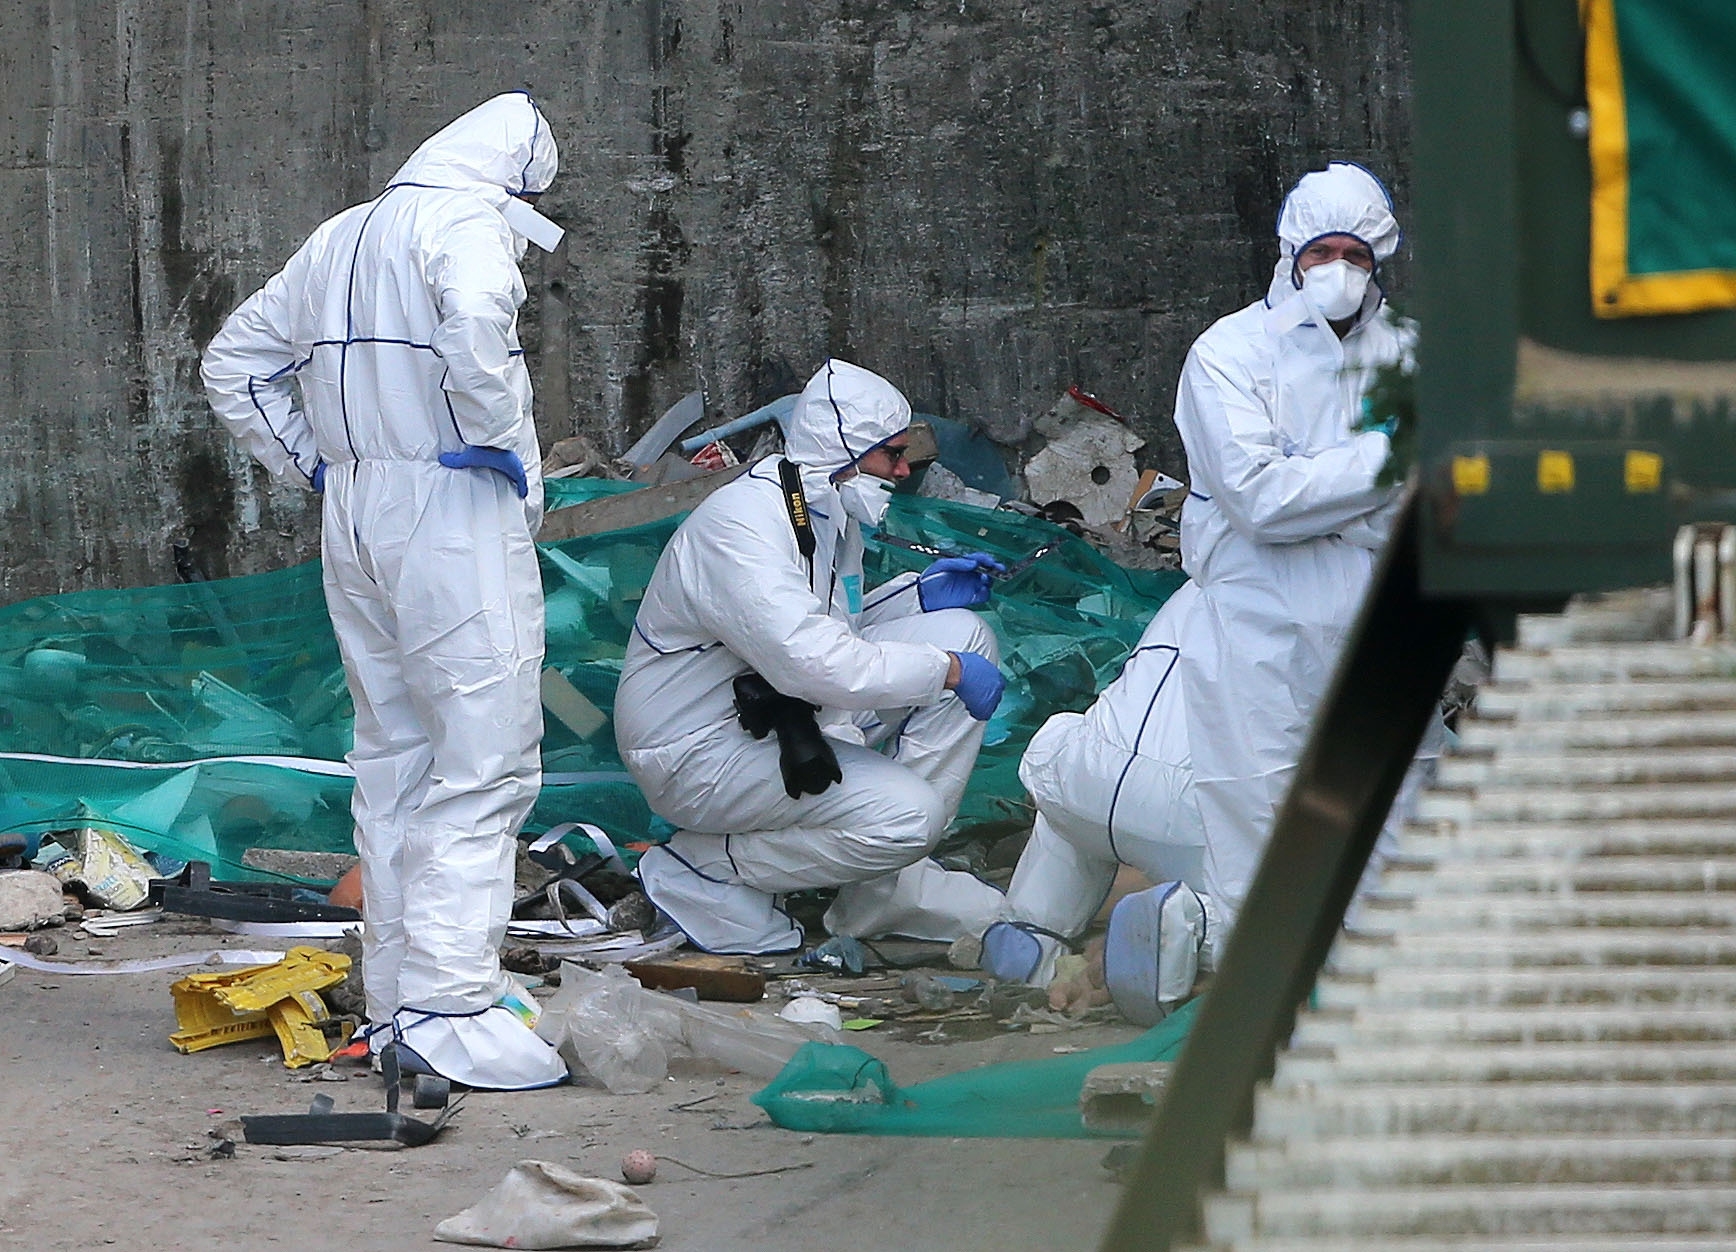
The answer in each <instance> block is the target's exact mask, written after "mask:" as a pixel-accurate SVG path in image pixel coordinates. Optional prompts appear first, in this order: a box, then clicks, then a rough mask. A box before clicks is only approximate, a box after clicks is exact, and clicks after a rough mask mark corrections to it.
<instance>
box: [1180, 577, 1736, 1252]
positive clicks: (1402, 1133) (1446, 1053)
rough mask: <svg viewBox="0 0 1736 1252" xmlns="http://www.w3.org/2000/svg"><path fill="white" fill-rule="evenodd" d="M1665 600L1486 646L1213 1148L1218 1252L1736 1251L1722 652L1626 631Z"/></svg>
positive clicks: (1728, 712)
mask: <svg viewBox="0 0 1736 1252" xmlns="http://www.w3.org/2000/svg"><path fill="white" fill-rule="evenodd" d="M1661 603H1662V601H1661V600H1660V598H1659V596H1658V595H1657V594H1655V593H1648V594H1646V595H1640V596H1634V597H1628V598H1627V599H1626V600H1625V601H1624V600H1622V599H1621V598H1619V597H1618V598H1616V599H1613V600H1608V601H1604V602H1601V603H1599V604H1598V605H1596V606H1592V607H1590V608H1586V609H1581V610H1580V611H1578V612H1570V613H1569V614H1567V615H1565V616H1563V617H1561V618H1555V619H1549V620H1547V621H1544V620H1535V619H1522V621H1521V625H1520V643H1521V647H1520V648H1518V649H1514V650H1510V651H1504V652H1501V653H1499V654H1498V655H1497V657H1496V658H1495V663H1494V681H1493V682H1492V683H1491V684H1490V685H1489V686H1488V687H1486V688H1485V689H1484V691H1483V692H1482V693H1480V695H1479V697H1478V701H1477V705H1476V715H1475V717H1473V718H1471V719H1470V720H1468V721H1467V722H1466V723H1465V725H1463V726H1462V727H1461V734H1462V739H1461V743H1460V747H1459V749H1458V751H1457V752H1456V753H1455V754H1454V755H1453V756H1451V757H1449V758H1448V759H1446V760H1445V761H1444V762H1443V763H1442V766H1441V768H1440V770H1439V777H1438V780H1437V785H1436V787H1435V788H1434V789H1432V790H1431V791H1430V792H1428V793H1427V794H1426V795H1425V796H1424V797H1423V799H1422V802H1421V804H1420V806H1419V811H1418V813H1417V815H1416V818H1415V820H1414V821H1413V822H1412V824H1411V826H1410V828H1409V829H1408V830H1407V831H1406V832H1405V836H1404V838H1403V839H1402V840H1401V847H1400V851H1399V855H1398V856H1397V857H1396V858H1395V859H1394V860H1393V862H1392V863H1391V864H1390V865H1389V867H1388V869H1387V872H1386V873H1385V875H1384V877H1383V879H1382V881H1381V882H1380V884H1379V886H1378V888H1377V889H1376V891H1375V892H1374V893H1372V894H1371V895H1370V896H1369V897H1368V898H1367V899H1366V900H1365V901H1364V902H1363V905H1362V907H1361V909H1360V910H1359V912H1358V915H1357V918H1356V924H1355V929H1354V930H1347V931H1346V932H1345V933H1344V934H1342V935H1341V936H1340V937H1339V939H1338V942H1337V943H1336V944H1334V946H1333V950H1332V953H1331V955H1330V956H1329V958H1328V960H1327V964H1326V967H1325V970H1324V971H1323V973H1322V975H1321V977H1320V979H1319V981H1318V984H1317V986H1316V988H1315V994H1314V997H1313V999H1312V1002H1311V1003H1312V1007H1311V1008H1310V1009H1308V1010H1307V1011H1305V1012H1303V1013H1302V1014H1301V1015H1300V1016H1299V1018H1298V1021H1297V1025H1296V1029H1295V1031H1294V1034H1293V1036H1292V1038H1291V1042H1290V1047H1289V1049H1288V1050H1287V1051H1285V1052H1284V1053H1283V1054H1281V1055H1280V1056H1279V1058H1278V1061H1277V1065H1276V1068H1275V1072H1274V1074H1273V1077H1272V1079H1271V1081H1270V1082H1269V1083H1267V1084H1266V1085H1265V1086H1264V1087H1263V1088H1262V1089H1261V1090H1260V1091H1259V1092H1258V1093H1257V1094H1256V1097H1255V1101H1254V1122H1253V1127H1252V1129H1251V1131H1250V1134H1249V1138H1248V1141H1247V1142H1246V1143H1241V1144H1232V1145H1230V1146H1229V1152H1228V1156H1227V1160H1226V1168H1225V1189H1224V1191H1223V1192H1222V1193H1220V1194H1218V1195H1214V1196H1210V1197H1208V1198H1207V1199H1206V1201H1205V1205H1204V1217H1205V1226H1206V1230H1205V1235H1206V1240H1207V1242H1209V1244H1210V1246H1211V1247H1212V1248H1213V1249H1215V1250H1217V1252H1324V1250H1325V1249H1334V1250H1340V1249H1359V1248H1380V1249H1391V1250H1392V1252H1446V1250H1447V1249H1453V1250H1455V1252H1460V1250H1463V1249H1466V1248H1484V1249H1490V1250H1491V1252H1569V1250H1570V1249H1585V1250H1586V1252H1609V1250H1610V1249H1614V1248H1624V1249H1626V1248H1635V1247H1640V1246H1643V1247H1644V1248H1646V1249H1647V1250H1648V1252H1652V1250H1654V1249H1661V1250H1663V1252H1705V1250H1707V1249H1711V1248H1721V1249H1736V647H1732V646H1730V645H1728V644H1720V645H1717V646H1713V647H1690V646H1688V645H1686V644H1682V643H1656V642H1651V643H1648V642H1637V641H1636V640H1638V639H1639V638H1640V637H1641V636H1643V635H1644V633H1645V632H1646V631H1648V630H1651V629H1654V628H1655V626H1656V624H1657V622H1658V621H1660V620H1662V613H1661V610H1660V604H1661ZM1607 640H1619V642H1607Z"/></svg>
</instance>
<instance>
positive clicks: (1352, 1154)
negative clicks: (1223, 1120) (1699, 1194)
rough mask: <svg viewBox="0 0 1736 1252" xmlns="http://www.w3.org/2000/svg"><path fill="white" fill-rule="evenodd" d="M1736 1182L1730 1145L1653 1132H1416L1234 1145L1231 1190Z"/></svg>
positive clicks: (1229, 1163) (1735, 1155) (1227, 1175)
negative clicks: (1393, 1136)
mask: <svg viewBox="0 0 1736 1252" xmlns="http://www.w3.org/2000/svg"><path fill="white" fill-rule="evenodd" d="M1652 1182H1657V1183H1675V1184H1682V1183H1720V1184H1725V1185H1731V1184H1736V1139H1727V1138H1719V1137H1717V1136H1712V1135H1705V1136H1693V1135H1682V1136H1675V1135H1658V1136H1650V1137H1647V1136H1620V1137H1618V1136H1607V1135H1596V1136H1593V1135H1586V1136H1580V1137H1577V1138H1575V1137H1570V1136H1564V1135H1548V1136H1545V1135H1442V1136H1428V1135H1416V1136H1410V1137H1406V1138H1402V1139H1311V1140H1308V1141H1307V1142H1306V1143H1305V1144H1288V1143H1286V1144H1238V1145H1236V1146H1235V1147H1233V1148H1232V1149H1231V1150H1230V1152H1229V1154H1228V1156H1227V1158H1226V1160H1225V1163H1224V1185H1225V1189H1226V1190H1229V1191H1241V1192H1250V1191H1256V1190H1259V1189H1260V1188H1262V1187H1269V1188H1272V1189H1273V1190H1294V1189H1298V1188H1304V1187H1309V1188H1312V1187H1356V1188H1371V1187H1380V1186H1392V1187H1417V1186H1496V1185H1502V1186H1504V1185H1511V1184H1519V1183H1531V1184H1540V1183H1549V1184H1563V1183H1652Z"/></svg>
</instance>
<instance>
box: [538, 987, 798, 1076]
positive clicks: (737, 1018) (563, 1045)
mask: <svg viewBox="0 0 1736 1252" xmlns="http://www.w3.org/2000/svg"><path fill="white" fill-rule="evenodd" d="M536 1031H537V1034H539V1035H541V1036H542V1037H543V1038H544V1039H546V1040H548V1041H549V1042H550V1043H552V1044H554V1046H555V1047H556V1048H557V1049H558V1050H559V1051H560V1054H561V1057H562V1059H563V1060H565V1061H566V1063H567V1069H568V1071H569V1072H570V1073H571V1074H572V1076H573V1077H574V1078H575V1079H576V1080H579V1081H588V1082H594V1083H601V1084H602V1085H603V1086H605V1087H607V1088H608V1089H609V1090H610V1091H613V1092H616V1093H623V1092H643V1091H649V1090H651V1088H652V1087H653V1086H655V1085H656V1084H657V1083H658V1082H660V1081H662V1079H663V1078H664V1077H666V1076H667V1075H668V1073H669V1062H670V1060H671V1059H672V1058H675V1057H686V1056H691V1057H701V1058H703V1059H705V1060H709V1061H714V1062H716V1063H717V1064H719V1065H723V1066H726V1067H727V1068H729V1069H734V1070H740V1071H741V1072H742V1073H744V1074H749V1075H751V1076H753V1077H755V1078H775V1077H776V1076H777V1074H778V1071H779V1070H781V1069H783V1067H784V1064H785V1062H787V1061H788V1060H789V1059H790V1058H791V1057H792V1056H794V1055H795V1054H796V1049H797V1048H799V1047H801V1046H802V1045H803V1044H804V1043H807V1042H809V1041H811V1040H815V1039H826V1038H828V1037H829V1036H830V1034H831V1032H830V1031H828V1030H826V1029H825V1027H823V1026H803V1025H797V1024H796V1023H793V1022H786V1021H780V1020H779V1019H778V1018H776V1017H773V1016H772V1015H771V1014H770V1013H766V1012H759V1011H755V1010H753V1009H749V1008H747V1007H746V1006H744V1005H731V1006H729V1007H727V1008H724V1007H719V1006H716V1005H711V1004H699V1003H696V1002H694V1001H692V1000H684V999H681V998H680V997H678V996H672V995H667V994H665V993H664V992H661V991H650V990H647V989H646V988H645V987H642V986H640V984H639V982H638V980H636V979H635V978H634V977H633V976H632V975H631V974H629V973H628V972H627V971H626V970H624V969H622V968H621V967H620V966H618V965H610V966H608V967H607V968H605V969H604V970H603V971H602V972H601V973H597V972H594V971H592V970H588V969H586V968H585V967H584V966H582V965H574V964H572V963H571V962H566V963H564V964H562V966H561V987H560V990H559V991H557V992H556V993H555V994H554V995H553V996H551V997H550V998H549V1000H548V1002H547V1003H546V1004H545V1005H544V1006H543V1015H542V1019H541V1020H540V1021H539V1022H537V1027H536Z"/></svg>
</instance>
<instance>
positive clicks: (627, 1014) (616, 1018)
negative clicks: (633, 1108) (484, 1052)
mask: <svg viewBox="0 0 1736 1252" xmlns="http://www.w3.org/2000/svg"><path fill="white" fill-rule="evenodd" d="M536 1031H537V1034H539V1035H541V1036H542V1037H543V1038H544V1039H546V1040H547V1041H548V1042H549V1043H551V1044H553V1045H554V1047H555V1050H556V1051H558V1052H559V1053H560V1054H561V1059H562V1060H563V1061H565V1062H566V1063H567V1071H568V1072H569V1073H570V1074H572V1075H573V1077H574V1078H576V1079H582V1080H589V1081H592V1082H596V1083H601V1084H602V1085H603V1086H605V1087H607V1088H608V1089H609V1090H610V1091H613V1092H615V1093H616V1094H617V1095H621V1094H624V1093H629V1092H644V1091H649V1090H651V1089H652V1088H653V1087H655V1086H656V1085H657V1084H658V1083H660V1082H662V1081H663V1080H664V1079H665V1078H667V1077H668V1076H669V1053H670V1049H671V1047H673V1046H676V1045H679V1044H680V1042H681V1019H680V1018H679V1017H677V1016H676V1015H675V1014H674V1013H672V1012H670V1011H669V1010H668V1009H667V1008H666V1007H665V1006H663V1005H660V1004H658V1003H656V1002H655V1001H653V1000H651V999H650V997H649V995H648V993H647V992H646V991H645V989H644V988H643V987H641V986H640V985H639V983H638V982H637V981H636V980H635V979H634V978H633V976H632V975H631V974H629V973H628V972H627V971H626V970H624V969H622V968H621V967H620V966H618V965H611V966H609V967H608V968H606V969H605V970H604V971H603V972H602V973H596V974H594V973H592V972H591V971H590V970H587V969H585V968H583V967H582V966H578V965H570V964H569V965H564V966H562V967H561V989H560V991H559V992H557V993H556V994H555V996H554V997H553V998H552V999H550V1000H549V1002H548V1004H547V1005H545V1006H544V1008H543V1015H542V1017H541V1018H540V1019H539V1020H538V1022H537V1027H536Z"/></svg>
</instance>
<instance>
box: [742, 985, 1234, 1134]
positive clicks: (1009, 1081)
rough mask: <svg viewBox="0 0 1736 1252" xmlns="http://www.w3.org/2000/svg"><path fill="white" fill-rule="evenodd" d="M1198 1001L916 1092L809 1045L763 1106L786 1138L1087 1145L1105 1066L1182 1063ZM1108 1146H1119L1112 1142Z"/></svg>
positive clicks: (855, 1053) (864, 1062)
mask: <svg viewBox="0 0 1736 1252" xmlns="http://www.w3.org/2000/svg"><path fill="white" fill-rule="evenodd" d="M1198 1005H1199V1001H1198V1000H1190V1001H1189V1002H1188V1003H1186V1004H1184V1005H1183V1006H1182V1007H1181V1008H1179V1009H1177V1010H1176V1011H1175V1012H1174V1013H1171V1014H1170V1015H1169V1016H1168V1017H1166V1018H1164V1019H1163V1020H1162V1021H1161V1022H1159V1023H1158V1024H1157V1025H1156V1026H1153V1027H1152V1028H1151V1029H1150V1030H1148V1031H1146V1032H1145V1033H1144V1034H1143V1035H1140V1036H1139V1037H1138V1038H1137V1039H1131V1040H1129V1041H1128V1042H1126V1043H1119V1044H1115V1045H1113V1046H1111V1047H1106V1048H1092V1049H1090V1050H1089V1051H1085V1052H1076V1053H1073V1054H1071V1055H1068V1056H1054V1057H1044V1058H1043V1059H1042V1060H1037V1061H1013V1062H1009V1063H1007V1064H1004V1065H987V1066H983V1067H981V1068H979V1069H967V1070H962V1071H960V1072H959V1073H956V1074H948V1075H946V1076H945V1077H942V1078H934V1079H930V1080H929V1081H928V1082H921V1083H917V1084H915V1085H914V1086H910V1087H900V1086H899V1085H898V1084H897V1083H895V1082H893V1081H892V1075H891V1074H890V1073H888V1072H887V1069H886V1066H885V1064H884V1063H883V1062H881V1061H880V1060H878V1059H876V1058H875V1057H872V1056H870V1055H869V1054H868V1053H866V1052H864V1051H862V1049H860V1048H854V1047H851V1046H850V1045H848V1044H843V1043H805V1044H803V1045H802V1046H801V1048H800V1050H798V1051H797V1052H796V1054H795V1056H793V1057H791V1058H790V1062H789V1064H788V1065H785V1066H784V1068H783V1072H781V1073H780V1074H779V1075H778V1076H777V1077H776V1078H774V1079H772V1081H771V1082H770V1083H769V1084H768V1085H767V1086H766V1087H765V1088H764V1089H763V1090H762V1091H760V1092H759V1094H757V1095H756V1096H754V1097H753V1102H754V1103H755V1104H757V1105H759V1106H760V1107H761V1108H763V1109H764V1110H765V1111H766V1112H767V1113H768V1114H770V1115H771V1119H772V1121H774V1122H776V1123H777V1124H778V1125H779V1126H782V1127H784V1128H785V1129H786V1130H800V1131H805V1132H808V1133H816V1132H818V1133H825V1134H856V1135H943V1136H948V1137H956V1138H976V1139H992V1138H1028V1139H1079V1138H1084V1137H1086V1136H1087V1135H1092V1134H1103V1133H1104V1132H1093V1131H1087V1130H1086V1129H1085V1125H1084V1122H1083V1121H1082V1120H1081V1118H1080V1115H1079V1092H1080V1089H1081V1088H1082V1087H1083V1086H1084V1084H1085V1075H1087V1074H1089V1073H1090V1072H1091V1071H1092V1070H1093V1069H1095V1068H1097V1066H1099V1065H1115V1064H1122V1063H1126V1062H1131V1061H1173V1060H1175V1058H1176V1057H1177V1056H1178V1055H1180V1053H1181V1048H1182V1044H1183V1043H1184V1042H1186V1040H1187V1033H1188V1030H1189V1029H1190V1028H1191V1027H1192V1026H1193V1020H1194V1015H1195V1013H1196V1011H1197V1009H1198ZM1107 1137H1114V1136H1113V1134H1112V1133H1111V1134H1109V1135H1108V1136H1107Z"/></svg>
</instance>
